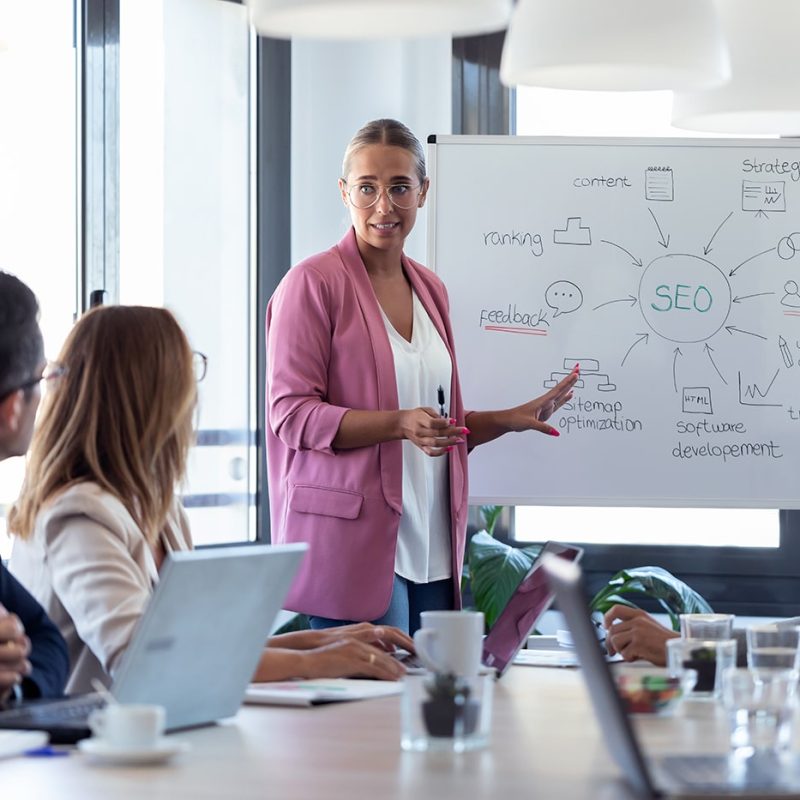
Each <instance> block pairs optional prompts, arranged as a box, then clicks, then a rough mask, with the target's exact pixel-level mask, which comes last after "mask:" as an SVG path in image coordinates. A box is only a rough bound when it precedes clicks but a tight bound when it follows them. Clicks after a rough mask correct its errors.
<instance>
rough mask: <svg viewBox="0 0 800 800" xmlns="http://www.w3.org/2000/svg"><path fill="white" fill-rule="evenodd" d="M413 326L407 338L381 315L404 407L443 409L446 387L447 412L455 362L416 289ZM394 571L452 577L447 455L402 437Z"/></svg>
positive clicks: (422, 577) (424, 579) (422, 578)
mask: <svg viewBox="0 0 800 800" xmlns="http://www.w3.org/2000/svg"><path fill="white" fill-rule="evenodd" d="M412 295H413V307H414V317H413V328H412V333H411V341H410V342H408V341H406V340H405V339H404V338H403V337H402V336H401V335H400V334H399V333H398V332H397V331H396V330H395V328H394V326H393V325H392V323H391V322H390V321H389V318H388V317H387V316H386V314H385V313H383V309H381V315H382V316H383V322H384V324H385V325H386V331H387V333H388V334H389V342H390V343H391V346H392V355H393V356H394V371H395V377H396V379H397V396H398V400H399V401H400V408H404V409H411V408H419V407H420V406H428V407H430V408H434V409H436V410H437V411H438V410H439V404H438V399H437V394H438V388H439V386H442V387H443V388H444V391H445V405H444V408H445V414H449V413H450V412H449V406H450V401H449V397H448V395H449V393H450V380H451V377H452V371H453V365H452V362H451V361H450V354H449V353H448V352H447V348H446V347H445V344H444V342H443V341H442V337H441V336H439V333H438V331H437V330H436V328H435V327H434V325H433V322H432V321H431V318H430V317H429V316H428V313H427V311H425V308H424V306H423V305H422V303H421V302H420V301H419V298H418V297H417V295H416V293H415V292H412ZM394 563H395V567H394V568H395V572H396V573H397V574H398V575H399V576H400V577H402V578H405V579H407V580H409V581H412V582H413V583H429V582H431V581H438V580H444V579H445V578H449V577H451V576H452V574H453V572H452V553H451V547H450V474H449V460H448V457H447V456H446V455H443V456H439V457H435V458H434V457H431V456H429V455H426V454H425V453H423V452H422V450H420V449H419V448H418V447H417V446H416V445H415V444H413V443H412V442H409V441H405V440H404V441H403V512H402V515H401V517H400V527H399V530H398V533H397V552H396V554H395V562H394Z"/></svg>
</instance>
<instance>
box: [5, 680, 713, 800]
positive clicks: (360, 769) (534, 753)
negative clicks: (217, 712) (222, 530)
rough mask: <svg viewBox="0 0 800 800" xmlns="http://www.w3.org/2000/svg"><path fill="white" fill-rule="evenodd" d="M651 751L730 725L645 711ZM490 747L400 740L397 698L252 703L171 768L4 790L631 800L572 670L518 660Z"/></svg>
mask: <svg viewBox="0 0 800 800" xmlns="http://www.w3.org/2000/svg"><path fill="white" fill-rule="evenodd" d="M635 724H636V726H637V730H639V732H640V734H641V736H642V739H643V740H644V741H645V743H646V746H647V748H648V751H650V752H665V751H670V752H680V751H684V752H691V751H693V750H694V751H707V750H709V749H713V750H716V751H718V752H722V751H724V748H725V746H726V728H725V721H724V718H723V717H722V715H721V713H718V712H717V713H715V712H714V710H713V708H712V707H709V706H708V705H706V704H702V705H701V704H697V703H696V704H686V705H685V706H684V708H683V709H682V710H681V712H679V714H678V715H676V716H675V717H673V718H656V717H652V718H651V717H639V718H637V719H636V723H635ZM492 728H493V733H492V742H491V744H490V746H489V747H488V748H487V749H485V750H482V751H479V752H474V753H465V754H459V755H450V754H432V753H430V754H429V753H406V752H403V751H402V750H401V749H400V698H399V697H388V698H382V699H378V700H369V701H362V702H353V703H340V704H335V705H327V706H318V707H315V708H279V707H264V706H247V707H244V708H243V709H242V710H241V711H240V712H239V714H238V715H237V716H236V717H234V718H233V719H232V720H228V721H225V722H223V723H221V724H219V725H216V726H212V727H208V728H202V729H197V730H193V731H184V732H180V733H176V734H173V735H174V736H175V737H176V738H180V739H182V740H185V741H186V742H189V743H190V744H191V751H190V752H189V753H187V754H184V755H181V756H179V757H178V758H177V759H176V760H175V761H174V762H172V763H170V764H168V765H163V766H147V767H112V766H98V765H91V764H90V763H88V761H87V760H86V759H85V757H84V756H83V755H81V754H80V753H78V752H77V751H74V750H73V751H71V752H70V754H69V756H67V757H63V758H30V757H28V758H15V759H9V760H6V761H0V782H1V783H0V785H2V787H3V788H2V797H3V798H4V800H5V798H11V797H20V798H30V799H31V800H39V798H50V797H52V798H58V799H59V800H73V799H74V800H78V798H80V800H93V798H98V799H99V798H103V800H108V798H114V800H127V799H128V798H131V800H132V799H133V798H136V799H137V800H142V799H143V800H160V798H164V800H167V799H169V800H181V799H182V798H187V800H188V798H193V799H195V800H202V798H223V797H224V798H259V800H262V799H263V798H279V799H282V798H291V800H327V799H328V798H330V799H331V800H338V799H339V798H341V800H367V799H369V800H377V799H379V800H390V799H391V798H398V799H399V798H404V799H405V798H407V799H408V800H412V798H413V800H427V799H428V798H431V799H432V800H451V798H453V799H455V798H459V799H460V800H466V799H467V798H469V799H470V800H471V799H472V798H493V800H494V799H495V798H514V799H515V798H528V797H529V798H537V799H538V800H550V799H551V798H553V800H556V799H557V800H562V799H563V800H570V799H571V798H591V799H592V800H604V799H605V798H609V799H610V798H620V797H626V796H628V795H627V792H626V790H625V789H624V784H623V783H622V781H621V776H620V773H619V771H618V770H617V768H616V766H615V765H614V764H613V763H612V762H611V760H610V758H609V756H608V754H607V752H606V749H605V746H604V743H603V738H602V734H601V731H600V729H599V727H598V725H597V723H596V721H595V717H594V714H593V713H592V709H591V707H590V705H589V699H588V696H587V693H586V690H585V687H584V684H583V682H582V680H581V678H580V675H579V673H578V672H577V671H575V670H573V669H557V668H541V667H512V669H511V670H509V672H508V674H507V675H506V676H505V677H504V678H503V679H502V680H501V681H499V682H498V683H497V684H496V685H495V702H494V714H493V726H492Z"/></svg>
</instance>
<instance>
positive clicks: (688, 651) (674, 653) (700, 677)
mask: <svg viewBox="0 0 800 800" xmlns="http://www.w3.org/2000/svg"><path fill="white" fill-rule="evenodd" d="M735 665H736V640H735V639H669V640H668V641H667V668H668V669H669V673H670V675H674V676H677V677H681V676H682V675H683V673H684V671H685V670H689V669H692V670H695V671H696V672H697V682H696V683H695V686H694V691H693V692H692V693H691V694H690V695H689V697H691V698H692V699H709V700H717V699H719V698H720V697H721V695H722V673H723V672H724V671H725V670H726V669H730V668H731V667H733V666H735Z"/></svg>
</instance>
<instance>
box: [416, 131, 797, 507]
mask: <svg viewBox="0 0 800 800" xmlns="http://www.w3.org/2000/svg"><path fill="white" fill-rule="evenodd" d="M427 143H428V154H427V159H428V177H429V178H430V181H431V185H430V189H429V190H428V203H427V206H428V208H427V221H428V243H427V265H428V267H429V268H430V269H432V270H433V271H434V272H437V273H438V270H437V264H436V209H437V206H438V203H437V190H438V181H437V148H438V147H440V146H459V145H470V146H474V145H513V146H531V145H544V146H547V145H557V146H559V147H565V146H567V147H568V146H575V147H586V146H593V147H603V146H611V147H629V148H636V147H676V148H681V147H693V148H697V147H709V148H713V149H715V150H717V149H720V148H742V147H749V148H753V149H774V148H786V149H796V150H797V151H798V156H799V157H800V137H797V138H795V137H790V138H783V137H775V138H772V139H768V138H757V139H756V138H754V139H750V138H713V137H688V136H686V137H684V136H680V137H674V138H673V137H624V136H596V137H595V136H581V137H578V136H516V135H507V134H496V135H470V134H467V135H456V134H441V135H439V134H431V135H430V136H428V140H427ZM537 501H538V502H537V503H535V504H532V503H531V498H530V497H515V496H508V495H505V496H498V497H489V496H485V495H473V494H470V495H469V503H470V504H471V505H481V504H497V505H514V506H517V505H543V506H596V507H603V508H764V509H777V510H780V509H800V476H798V496H797V497H792V498H771V499H770V498H763V499H761V500H737V499H736V498H732V499H731V500H730V501H726V503H725V504H724V505H721V504H720V502H719V498H712V499H709V500H704V499H702V498H701V499H697V498H694V499H686V498H641V497H633V498H631V497H614V498H606V497H580V498H576V497H573V496H570V497H553V496H550V497H547V498H541V499H539V498H537Z"/></svg>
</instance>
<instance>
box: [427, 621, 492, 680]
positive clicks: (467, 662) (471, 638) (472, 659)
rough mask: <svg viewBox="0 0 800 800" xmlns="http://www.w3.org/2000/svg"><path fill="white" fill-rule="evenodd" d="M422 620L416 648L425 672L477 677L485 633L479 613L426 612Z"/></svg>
mask: <svg viewBox="0 0 800 800" xmlns="http://www.w3.org/2000/svg"><path fill="white" fill-rule="evenodd" d="M420 619H421V621H422V627H421V628H420V629H419V630H418V631H417V632H416V633H415V634H414V647H415V648H416V651H417V655H418V656H419V659H420V661H421V662H422V663H423V664H424V665H425V667H426V669H429V670H430V671H431V672H440V673H448V672H449V673H452V674H454V675H458V676H461V677H465V678H471V677H474V676H475V675H477V674H478V671H479V669H480V666H481V653H482V651H483V630H484V620H483V614H482V613H481V612H480V611H423V612H422V614H421V615H420Z"/></svg>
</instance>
